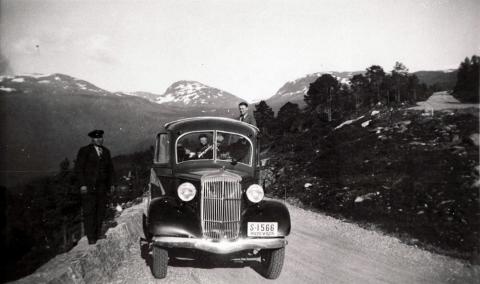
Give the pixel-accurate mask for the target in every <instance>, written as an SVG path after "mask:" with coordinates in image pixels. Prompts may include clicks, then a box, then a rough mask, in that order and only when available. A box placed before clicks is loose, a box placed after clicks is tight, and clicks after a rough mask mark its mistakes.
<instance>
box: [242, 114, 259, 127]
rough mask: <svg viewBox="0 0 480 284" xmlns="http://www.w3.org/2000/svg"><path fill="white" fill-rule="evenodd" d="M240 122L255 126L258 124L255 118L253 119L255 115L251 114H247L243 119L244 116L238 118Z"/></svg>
mask: <svg viewBox="0 0 480 284" xmlns="http://www.w3.org/2000/svg"><path fill="white" fill-rule="evenodd" d="M238 120H240V121H243V122H246V123H250V124H251V125H253V126H257V122H256V121H255V117H253V115H252V114H250V113H249V114H246V116H245V117H242V116H241V115H240V117H239V118H238Z"/></svg>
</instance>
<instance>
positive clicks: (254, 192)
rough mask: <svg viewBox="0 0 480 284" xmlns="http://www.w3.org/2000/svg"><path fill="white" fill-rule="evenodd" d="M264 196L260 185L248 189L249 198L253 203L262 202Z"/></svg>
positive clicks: (253, 185)
mask: <svg viewBox="0 0 480 284" xmlns="http://www.w3.org/2000/svg"><path fill="white" fill-rule="evenodd" d="M263 196H264V193H263V188H262V187H261V186H260V185H258V184H252V185H251V186H249V187H248V189H247V198H248V200H250V201H251V202H253V203H258V202H260V201H262V199H263Z"/></svg>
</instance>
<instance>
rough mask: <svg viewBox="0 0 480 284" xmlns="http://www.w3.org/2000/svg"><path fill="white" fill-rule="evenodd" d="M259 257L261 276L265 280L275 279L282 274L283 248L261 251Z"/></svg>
mask: <svg viewBox="0 0 480 284" xmlns="http://www.w3.org/2000/svg"><path fill="white" fill-rule="evenodd" d="M260 255H261V256H260V259H261V262H262V268H263V276H264V277H265V278H267V279H277V278H278V276H280V273H281V272H282V268H283V260H284V259H285V248H284V247H283V248H278V249H266V250H262V251H261V252H260Z"/></svg>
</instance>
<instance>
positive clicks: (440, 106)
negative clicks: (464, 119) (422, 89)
mask: <svg viewBox="0 0 480 284" xmlns="http://www.w3.org/2000/svg"><path fill="white" fill-rule="evenodd" d="M479 107H480V105H479V104H464V103H460V101H459V100H457V99H456V98H454V97H453V96H452V95H451V94H450V92H448V91H443V92H436V93H434V94H433V95H431V96H430V97H429V98H428V99H427V100H426V101H423V102H417V106H415V107H411V108H410V109H413V110H424V111H425V112H433V111H436V110H444V109H464V108H479Z"/></svg>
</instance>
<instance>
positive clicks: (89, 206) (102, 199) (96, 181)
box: [75, 144, 114, 241]
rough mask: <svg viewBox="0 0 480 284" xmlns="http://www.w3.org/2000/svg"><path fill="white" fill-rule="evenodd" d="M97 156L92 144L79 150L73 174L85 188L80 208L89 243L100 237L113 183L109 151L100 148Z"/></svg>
mask: <svg viewBox="0 0 480 284" xmlns="http://www.w3.org/2000/svg"><path fill="white" fill-rule="evenodd" d="M101 149H102V154H101V156H99V155H98V154H97V151H96V150H95V146H93V144H90V145H87V146H85V147H82V148H80V150H79V151H78V154H77V161H76V164H75V172H76V174H77V179H78V183H79V187H80V186H87V193H83V194H82V208H83V216H84V225H85V233H86V235H87V238H88V240H89V241H96V240H97V238H98V237H100V236H101V234H102V232H101V229H102V222H103V219H104V218H105V207H106V205H107V194H108V192H109V190H110V186H111V185H113V182H114V170H113V163H112V158H111V156H110V151H109V150H108V149H107V148H105V147H103V146H101Z"/></svg>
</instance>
